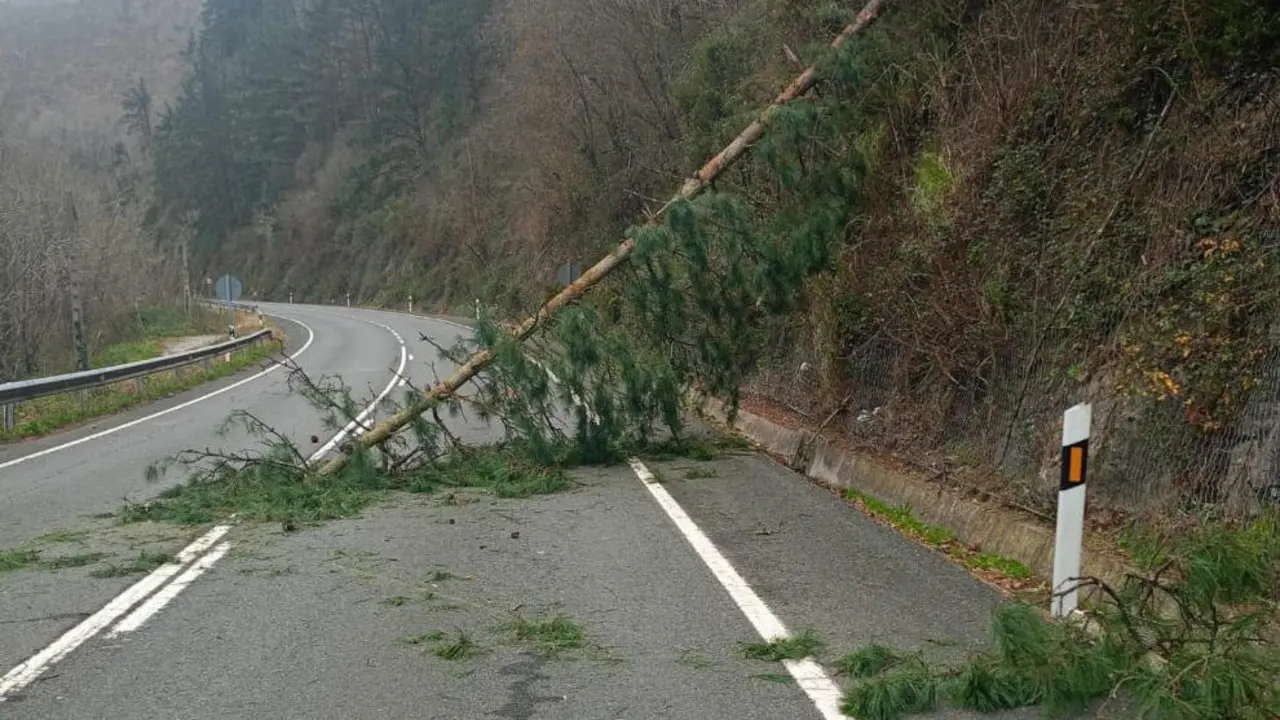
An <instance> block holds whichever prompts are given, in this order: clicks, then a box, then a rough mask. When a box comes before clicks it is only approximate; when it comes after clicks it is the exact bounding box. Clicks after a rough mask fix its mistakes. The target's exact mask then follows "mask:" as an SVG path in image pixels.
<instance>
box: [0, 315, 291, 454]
mask: <svg viewBox="0 0 1280 720" xmlns="http://www.w3.org/2000/svg"><path fill="white" fill-rule="evenodd" d="M270 336H271V331H270V330H268V329H266V328H263V329H262V330H258V331H256V332H253V333H250V334H248V335H245V336H244V337H239V338H235V339H232V340H227V341H226V342H220V343H217V344H216V345H208V346H206V347H202V348H197V349H195V350H191V351H188V352H184V353H177V354H174V355H166V356H164V357H158V358H152V359H151V360H139V361H138V362H132V363H126V364H124V365H114V366H112V367H106V368H98V369H96V370H84V371H81V372H73V373H67V374H65V375H53V376H50V377H43V378H33V379H31V380H18V381H16V382H10V383H3V384H0V406H3V418H2V419H0V422H2V425H0V427H3V428H4V430H5V431H9V430H12V429H13V426H14V422H15V415H16V408H15V405H16V404H17V403H19V402H24V401H28V400H34V399H36V398H41V397H47V396H49V395H61V394H62V393H68V392H75V391H78V390H91V389H93V388H97V387H102V386H103V385H110V384H112V383H117V382H121V381H123V380H132V379H134V378H140V377H146V376H147V375H152V374H155V373H158V372H164V371H166V370H174V369H176V368H180V367H186V366H187V365H194V364H195V363H198V362H201V361H204V360H209V359H210V358H214V357H217V356H219V355H223V354H226V353H230V352H232V351H234V350H239V349H240V348H244V347H248V346H250V345H253V344H254V343H256V342H258V341H259V340H262V339H264V338H267V337H270Z"/></svg>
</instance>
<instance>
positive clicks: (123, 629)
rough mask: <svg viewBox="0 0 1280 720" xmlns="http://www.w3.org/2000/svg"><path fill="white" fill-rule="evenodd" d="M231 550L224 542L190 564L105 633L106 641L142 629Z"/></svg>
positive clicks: (227, 543) (228, 544)
mask: <svg viewBox="0 0 1280 720" xmlns="http://www.w3.org/2000/svg"><path fill="white" fill-rule="evenodd" d="M230 549H231V543H229V542H224V543H222V544H221V545H219V546H218V547H216V548H214V549H213V550H212V551H210V552H209V553H208V554H206V555H203V556H202V557H201V558H200V559H199V560H196V561H195V562H194V563H192V565H191V567H189V568H187V569H186V571H185V572H183V573H182V574H181V575H179V576H178V577H177V579H175V580H174V581H173V582H171V583H169V584H168V585H166V586H164V587H163V588H161V589H160V592H158V593H156V594H154V595H152V596H151V597H149V598H147V601H146V602H144V603H142V604H141V605H139V606H138V609H136V610H134V611H133V612H131V613H129V614H128V615H127V616H126V617H125V619H123V620H121V621H120V622H119V623H117V624H116V626H115V627H114V628H112V629H111V632H109V633H107V639H108V640H111V639H114V638H117V637H119V636H120V635H121V634H123V633H129V632H133V631H134V630H137V629H138V628H140V627H142V624H143V623H145V622H146V621H148V620H150V619H151V618H152V617H153V616H154V615H155V614H156V613H158V612H160V611H161V610H163V609H164V606H165V605H168V604H169V603H170V602H171V601H172V600H173V599H174V598H176V597H178V593H180V592H182V591H183V590H186V589H187V586H188V585H190V584H191V583H193V582H195V580H196V578H198V577H200V576H201V575H203V574H204V573H205V571H207V570H208V569H209V568H211V567H213V564H214V563H216V562H218V561H219V560H221V559H222V557H223V556H224V555H226V554H227V551H229V550H230Z"/></svg>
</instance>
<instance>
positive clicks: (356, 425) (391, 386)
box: [307, 323, 409, 463]
mask: <svg viewBox="0 0 1280 720" xmlns="http://www.w3.org/2000/svg"><path fill="white" fill-rule="evenodd" d="M370 324H371V325H375V324H380V323H370ZM382 327H384V328H386V329H387V330H388V331H390V332H391V334H392V335H393V336H395V338H396V341H397V342H399V343H400V365H399V367H397V368H396V371H395V374H393V375H392V376H391V382H389V383H387V386H386V387H385V388H383V389H382V392H381V393H379V394H378V397H376V398H374V399H373V402H371V403H369V405H368V407H366V408H365V409H364V410H362V411H360V414H359V415H356V417H355V419H354V420H352V421H351V422H349V423H347V424H346V426H345V427H343V428H342V429H341V430H339V431H338V432H337V434H336V435H334V436H333V437H331V438H329V441H328V442H326V443H325V444H324V445H321V446H320V449H319V450H316V451H315V452H314V453H312V454H311V457H309V458H307V462H309V463H312V462H315V461H317V460H319V459H320V458H322V457H324V456H325V455H328V454H329V451H330V450H332V449H333V448H334V447H336V446H337V445H338V443H340V442H342V441H343V440H344V439H345V438H346V437H347V436H348V435H351V434H354V435H356V436H357V437H359V436H360V435H363V434H364V432H365V427H364V421H365V418H367V417H369V415H371V414H372V413H373V412H374V411H375V410H377V409H378V405H379V404H380V403H381V402H382V401H383V399H384V398H386V397H387V396H388V395H390V394H391V391H392V390H395V389H396V388H397V387H399V386H400V385H402V384H404V382H405V375H404V368H405V365H406V364H408V362H409V360H408V358H409V351H408V349H407V348H406V347H405V344H404V338H402V337H400V334H399V333H397V332H396V331H395V330H392V329H391V328H390V327H387V326H386V325H382Z"/></svg>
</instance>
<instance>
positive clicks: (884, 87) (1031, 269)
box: [153, 0, 1280, 510]
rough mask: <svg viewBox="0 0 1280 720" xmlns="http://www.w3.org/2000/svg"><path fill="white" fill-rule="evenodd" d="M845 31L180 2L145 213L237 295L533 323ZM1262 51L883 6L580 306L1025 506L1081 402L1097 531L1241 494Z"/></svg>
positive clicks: (1181, 4)
mask: <svg viewBox="0 0 1280 720" xmlns="http://www.w3.org/2000/svg"><path fill="white" fill-rule="evenodd" d="M857 9H858V8H857V7H854V6H852V5H849V4H847V3H843V2H832V1H831V0H701V1H698V2H690V1H687V0H686V1H683V2H681V1H677V0H519V1H518V2H516V1H512V0H491V1H490V2H474V1H467V0H315V1H314V2H308V3H300V2H296V1H293V0H208V1H207V2H206V4H205V6H204V9H203V13H202V29H201V31H200V33H199V36H198V38H197V39H196V41H195V43H194V44H193V46H192V51H191V54H190V56H189V68H188V72H187V75H186V78H185V80H184V83H183V86H182V93H181V96H180V98H179V100H178V102H177V103H176V104H175V105H174V106H173V108H172V110H171V111H168V112H165V113H162V114H161V115H160V117H159V118H158V120H157V124H156V129H155V140H154V155H155V183H154V188H155V198H156V203H155V212H154V214H153V220H154V221H155V222H156V223H157V227H158V228H159V229H160V230H161V232H162V233H163V234H164V236H165V237H169V238H178V237H183V236H192V237H195V238H196V239H197V246H198V248H199V252H200V258H201V259H200V263H201V267H202V268H207V269H211V270H212V269H216V270H217V271H222V270H235V271H237V272H239V273H241V274H242V275H243V276H245V277H246V279H247V281H248V284H249V286H250V290H251V291H252V292H255V293H257V294H258V295H259V296H260V297H274V298H283V297H285V296H286V294H287V293H290V292H292V293H295V294H296V296H297V297H298V298H299V299H310V300H326V299H332V298H338V297H341V295H342V294H343V293H346V292H350V293H351V294H352V297H353V298H355V299H358V300H361V301H372V302H384V303H390V302H396V303H399V302H402V301H403V300H404V299H405V298H406V296H408V295H410V294H412V295H413V296H415V297H417V298H420V299H424V300H429V301H432V302H435V303H437V304H438V305H439V306H441V307H445V306H454V305H465V304H467V303H469V302H470V301H471V299H472V298H475V297H481V298H484V299H486V301H487V302H490V303H494V304H496V305H497V306H499V307H501V308H503V309H504V311H506V312H509V313H516V312H519V311H522V310H528V309H529V308H531V307H532V306H534V305H535V304H536V303H537V302H538V301H539V299H540V298H542V297H544V296H545V294H546V292H547V291H548V290H549V288H550V286H551V285H552V279H553V277H554V269H555V267H556V266H557V265H558V264H560V263H562V262H564V261H567V260H578V261H586V262H590V261H591V260H592V259H593V258H594V257H595V256H597V255H598V254H599V253H600V252H601V251H602V250H604V249H608V248H609V247H611V246H612V245H613V244H614V243H615V242H616V241H617V240H618V238H620V237H621V236H622V234H623V233H624V231H625V230H626V229H627V227H628V226H630V225H632V224H633V223H635V222H637V221H639V220H642V219H643V218H644V215H645V212H646V210H652V209H653V208H655V207H656V206H657V205H658V204H659V203H660V200H661V199H665V198H666V197H668V196H669V194H670V192H671V191H672V190H673V189H674V188H675V187H676V186H677V185H678V183H679V179H680V178H681V177H683V176H685V175H687V173H688V172H690V171H691V170H692V169H693V168H694V167H695V166H696V163H697V162H699V161H701V160H702V159H704V158H705V157H707V156H708V155H709V154H710V153H712V152H714V151H715V150H716V149H718V147H719V146H720V144H721V143H722V142H723V141H725V140H726V139H727V138H729V137H730V136H731V135H732V134H733V133H734V132H735V131H736V130H737V129H738V128H739V127H741V126H742V125H743V124H745V122H746V120H747V119H748V118H749V117H750V113H751V112H752V111H753V109H755V108H758V107H759V106H761V105H762V104H763V103H764V102H767V100H768V98H770V97H772V96H773V94H775V93H776V92H777V90H778V89H779V88H780V87H781V86H782V85H784V84H785V82H786V80H787V79H788V78H789V77H790V76H791V75H793V74H794V73H796V72H797V71H798V70H799V69H800V68H802V67H803V66H804V65H806V64H807V63H808V62H810V61H811V60H813V59H814V58H817V57H819V53H818V52H817V48H818V47H819V46H820V45H822V44H825V43H826V42H827V41H828V40H829V39H830V37H831V36H832V35H833V34H834V33H835V32H836V31H838V29H839V28H840V26H841V25H842V24H843V23H845V22H847V21H848V20H849V19H850V18H851V16H852V14H853V13H854V12H856V10H857ZM1277 48H1280V8H1277V6H1275V5H1274V4H1273V3H1271V2H1269V1H1268V0H1226V1H1222V0H1179V1H1178V2H1173V1H1172V0H1104V1H1103V2H1099V3H1090V4H1080V3H1067V2H1061V1H1050V0H1039V1H1028V2H1012V1H1010V2H980V1H978V0H970V1H968V2H959V1H950V2H947V1H943V0H926V1H924V2H902V3H894V2H890V3H888V4H887V10H886V12H885V13H884V16H883V19H882V20H881V21H880V22H879V23H877V24H876V25H875V26H874V27H873V28H872V29H871V31H870V32H868V33H867V34H866V35H865V36H862V37H860V38H858V40H857V41H856V42H853V43H851V45H850V46H849V47H847V48H846V49H845V50H844V51H843V52H841V53H840V54H839V56H838V57H837V58H835V59H834V60H831V61H830V62H827V63H826V64H825V65H824V66H823V68H822V69H821V70H822V73H823V75H822V77H823V82H822V84H821V85H820V86H819V88H818V89H817V91H816V92H815V93H814V94H812V95H811V96H810V97H809V98H808V99H807V100H805V101H804V102H802V103H800V104H798V105H797V106H795V107H793V108H790V109H789V110H788V111H787V112H786V113H784V114H782V116H781V117H780V118H779V119H778V121H777V122H776V123H775V127H773V128H771V131H770V134H769V135H768V136H767V137H766V139H765V140H764V141H763V142H762V143H761V144H760V145H759V146H758V147H757V148H756V149H755V153H754V154H753V158H752V160H751V161H750V162H749V163H748V164H745V165H743V166H741V167H739V168H737V169H735V170H734V171H733V172H732V173H730V174H729V175H728V176H726V177H725V178H722V179H721V181H720V182H719V183H718V186H717V188H716V192H715V193H712V194H711V195H710V196H708V197H706V198H704V199H703V200H702V201H700V202H699V203H697V204H694V205H691V206H690V207H689V208H686V209H685V210H684V211H680V212H675V213H673V214H672V216H671V218H670V220H668V222H667V224H666V225H665V226H664V229H662V230H661V232H664V233H667V235H666V236H665V237H666V238H667V240H666V242H667V245H665V246H664V247H668V249H669V250H670V251H671V252H670V253H669V254H668V255H667V256H665V257H664V258H662V259H657V260H655V259H654V256H652V255H644V254H643V253H642V260H643V261H644V262H642V263H640V266H641V270H640V271H638V272H637V273H635V274H632V275H629V276H627V277H626V278H624V279H623V280H622V281H620V283H619V284H615V286H614V287H613V288H612V289H609V290H608V291H607V292H606V293H605V294H606V296H607V298H608V301H607V302H603V301H602V302H603V304H602V305H601V307H602V308H604V309H608V311H609V313H611V316H612V317H613V318H614V319H619V320H623V321H624V325H627V326H628V327H633V328H637V332H641V333H647V334H646V335H645V337H646V342H649V343H650V344H651V346H652V347H654V348H655V349H657V350H659V354H660V355H665V356H667V357H668V358H676V359H677V360H676V362H677V363H679V362H683V361H681V360H679V358H681V357H685V356H688V357H689V358H695V359H696V362H695V361H694V360H693V359H691V360H689V362H691V363H692V365H690V367H697V368H700V370H699V372H710V373H711V374H712V375H714V376H715V377H716V378H719V379H724V377H736V376H737V375H736V373H738V372H745V373H748V376H749V377H750V380H751V382H750V383H749V385H748V389H749V390H750V391H751V394H750V395H749V398H748V399H749V400H750V401H752V402H756V403H768V404H771V405H773V406H776V407H778V408H779V409H781V410H784V411H787V412H791V413H794V414H795V415H797V416H798V417H800V418H802V419H804V418H807V419H808V420H811V421H814V422H815V423H816V422H818V421H821V420H823V419H827V418H831V419H832V421H833V422H834V423H835V424H834V425H830V427H831V428H833V429H836V428H838V429H840V430H841V431H842V432H843V433H844V434H845V436H846V437H847V438H849V439H850V440H851V441H854V442H857V443H860V444H862V445H864V446H866V447H868V448H871V449H873V450H875V451H878V452H884V453H891V454H895V455H897V456H899V457H900V458H903V459H906V460H908V461H910V462H912V463H914V464H917V465H919V466H921V467H926V468H931V469H933V470H934V471H935V474H936V476H941V477H948V478H955V477H958V476H962V475H964V473H960V472H959V471H957V470H956V468H958V467H963V468H969V469H970V470H972V469H975V468H976V469H978V472H976V473H970V474H971V477H970V476H965V477H966V478H967V481H968V482H971V483H975V484H979V485H982V486H984V487H987V488H990V489H992V490H995V491H998V492H1000V493H1003V494H1005V495H1006V496H1007V497H1009V498H1010V499H1011V500H1014V501H1017V502H1018V503H1020V504H1022V505H1024V506H1027V507H1029V508H1032V509H1035V508H1039V507H1042V506H1044V504H1045V503H1046V502H1047V501H1048V500H1049V499H1050V498H1051V497H1052V491H1053V489H1054V488H1055V487H1056V481H1055V480H1054V479H1053V478H1052V477H1050V469H1051V468H1052V467H1053V463H1054V461H1055V458H1056V455H1057V452H1058V448H1057V440H1056V438H1055V436H1054V432H1056V430H1055V427H1056V423H1057V417H1058V415H1059V414H1060V412H1061V410H1062V409H1063V408H1064V407H1066V406H1067V405H1068V404H1070V403H1072V402H1075V401H1077V400H1080V399H1090V400H1091V401H1093V402H1094V403H1095V404H1096V407H1095V413H1096V414H1095V428H1096V429H1097V430H1096V432H1095V441H1096V444H1097V447H1098V448H1099V452H1100V454H1099V457H1098V462H1097V467H1096V469H1095V472H1096V473H1097V476H1098V478H1099V483H1098V485H1099V488H1100V490H1099V493H1100V494H1099V496H1098V497H1099V503H1100V504H1101V505H1102V506H1111V507H1115V508H1119V509H1125V510H1135V509H1146V510H1152V509H1167V508H1168V507H1170V506H1177V505H1186V504H1188V503H1205V502H1208V503H1222V502H1226V503H1233V504H1235V505H1239V504H1240V503H1249V502H1253V501H1254V499H1255V498H1256V497H1257V495H1258V494H1259V493H1265V491H1266V488H1267V486H1268V485H1269V484H1270V483H1271V482H1272V480H1271V478H1272V476H1273V469H1274V468H1275V467H1276V460H1277V459H1278V457H1280V456H1278V455H1277V453H1278V452H1280V442H1278V441H1280V438H1277V437H1274V432H1272V431H1271V430H1270V428H1271V427H1272V426H1274V424H1275V423H1274V422H1273V420H1274V419H1275V418H1276V417H1277V412H1280V410H1278V409H1277V408H1280V405H1278V404H1277V400H1278V399H1280V396H1278V394H1280V378H1278V377H1277V375H1276V367H1277V363H1276V360H1277V356H1276V350H1277V346H1276V341H1275V337H1274V336H1275V332H1276V328H1277V327H1280V326H1276V325H1275V322H1274V320H1273V318H1274V317H1275V313H1276V312H1277V310H1280V307H1278V306H1277V305H1278V298H1277V292H1276V288H1277V287H1278V286H1277V280H1280V277H1277V270H1276V268H1277V264H1276V263H1277V258H1276V250H1277V241H1278V240H1280V236H1278V234H1277V233H1278V228H1280V194H1278V193H1280V190H1278V185H1277V172H1278V169H1280V151H1278V149H1277V147H1278V146H1277V143H1278V142H1280V106H1278V105H1277V102H1278V101H1277V97H1280V96H1278V95H1277V92H1276V90H1277V87H1278V85H1277V60H1278V58H1280V56H1278V55H1277V52H1280V51H1278V50H1277ZM642 235H643V234H642ZM627 287H633V288H634V287H646V288H648V290H649V291H648V292H647V293H642V294H641V295H634V294H628V293H629V292H630V291H628V290H627V289H626V288H627ZM681 297H683V298H686V299H685V300H682V299H680V298H681ZM646 298H647V299H646ZM646 303H647V304H646ZM628 318H629V319H628ZM725 336H732V341H731V342H727V341H726V342H720V341H716V340H715V339H714V338H715V337H721V338H723V337H725ZM708 338H711V339H708ZM725 366H732V367H733V368H734V370H733V372H732V373H729V376H725V375H724V374H723V370H724V367H725ZM709 368H710V369H709ZM704 379H706V378H704ZM733 385H734V383H733V382H727V383H726V384H725V385H724V386H725V387H732V386H733ZM836 411H840V412H836ZM833 412H835V414H834V415H833V414H832V413H833ZM1011 480H1012V481H1013V482H1010V481H1011Z"/></svg>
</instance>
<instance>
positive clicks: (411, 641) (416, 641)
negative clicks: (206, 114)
mask: <svg viewBox="0 0 1280 720" xmlns="http://www.w3.org/2000/svg"><path fill="white" fill-rule="evenodd" d="M443 639H444V631H443V630H429V631H427V632H424V633H422V634H421V635H410V636H409V637H403V638H400V642H402V643H404V644H405V645H423V644H426V643H429V642H439V641H441V640H443Z"/></svg>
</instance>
